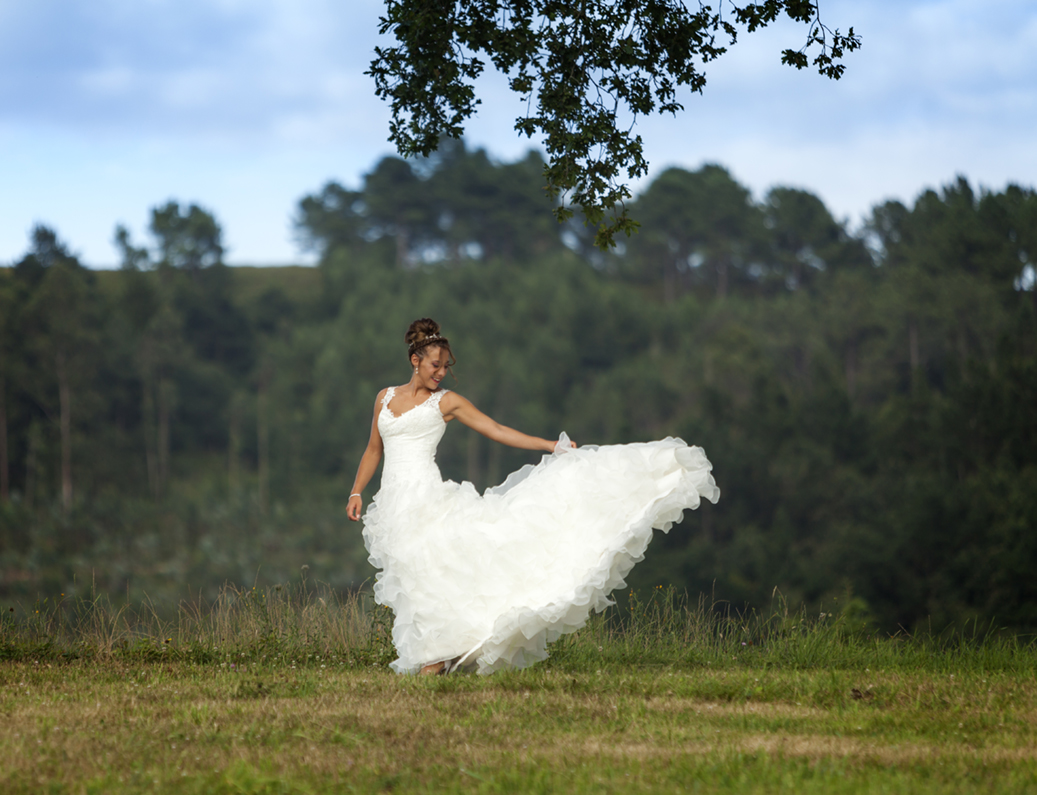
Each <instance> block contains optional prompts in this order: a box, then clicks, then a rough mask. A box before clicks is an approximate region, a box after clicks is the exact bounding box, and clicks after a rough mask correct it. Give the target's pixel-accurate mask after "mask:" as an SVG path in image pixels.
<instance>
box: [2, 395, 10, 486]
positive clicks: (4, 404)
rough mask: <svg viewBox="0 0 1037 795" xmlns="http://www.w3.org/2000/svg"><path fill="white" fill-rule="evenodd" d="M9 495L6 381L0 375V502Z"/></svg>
mask: <svg viewBox="0 0 1037 795" xmlns="http://www.w3.org/2000/svg"><path fill="white" fill-rule="evenodd" d="M9 496H10V481H9V470H8V465H7V383H6V382H5V380H4V377H3V376H0V502H7V500H8V498H9Z"/></svg>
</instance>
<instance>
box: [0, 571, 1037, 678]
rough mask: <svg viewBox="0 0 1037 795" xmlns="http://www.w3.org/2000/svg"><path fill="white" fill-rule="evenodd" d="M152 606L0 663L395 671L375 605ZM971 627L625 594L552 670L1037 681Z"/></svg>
mask: <svg viewBox="0 0 1037 795" xmlns="http://www.w3.org/2000/svg"><path fill="white" fill-rule="evenodd" d="M164 614H165V611H159V610H156V609H155V607H154V606H153V605H152V604H151V603H150V602H148V601H144V602H141V603H139V604H137V605H134V606H115V605H114V604H113V603H112V602H111V600H109V599H108V598H107V597H106V596H104V595H93V596H91V597H89V598H83V597H76V598H67V599H66V598H64V597H63V596H62V597H59V598H58V599H55V600H46V599H45V600H41V601H38V602H36V603H35V604H33V605H32V606H31V607H24V606H20V605H19V606H9V607H5V608H4V612H3V613H0V659H8V660H12V659H14V660H18V659H20V660H26V659H50V660H74V659H97V660H109V659H118V658H125V659H134V660H142V661H147V660H157V661H161V660H178V661H183V662H196V663H210V662H216V661H223V662H226V661H228V660H234V661H236V662H239V663H248V664H255V663H265V664H284V665H296V666H305V665H308V664H316V663H317V662H318V661H325V662H326V661H327V660H334V661H335V662H336V664H338V665H342V666H347V667H370V666H375V667H379V668H381V667H385V666H387V665H388V663H389V662H390V661H392V659H393V658H394V657H395V653H394V651H393V647H392V641H391V628H392V613H391V611H389V610H388V609H386V608H384V607H381V606H379V605H376V604H375V603H374V600H373V598H372V595H371V594H370V593H369V592H368V591H351V592H345V593H342V592H339V591H336V590H334V589H332V588H330V587H328V586H326V585H316V586H314V585H311V584H309V583H307V582H306V581H305V580H303V581H301V582H298V583H294V584H287V585H275V586H270V587H266V588H237V587H234V586H230V585H228V586H225V587H224V588H223V589H222V591H220V593H219V595H218V596H217V598H216V599H215V600H213V601H211V602H207V601H205V600H204V599H202V598H199V599H196V600H193V601H185V602H182V603H181V604H180V606H179V610H177V611H176V613H175V617H173V618H172V619H165V618H163V617H162V615H164ZM993 629H994V628H991V627H987V628H983V629H982V630H981V629H980V628H979V627H976V626H975V625H973V626H972V627H971V628H970V627H968V626H966V627H963V628H962V629H960V630H958V631H952V632H945V633H943V634H941V635H933V634H931V633H930V634H922V635H908V634H907V633H902V634H898V635H892V636H891V635H886V634H879V633H876V632H874V631H873V630H871V629H870V628H869V627H868V625H867V623H866V622H862V621H860V620H858V619H856V618H855V617H854V615H853V610H852V609H849V610H844V611H843V612H842V613H840V614H838V615H833V614H831V613H827V612H820V613H818V614H815V615H807V613H806V612H805V610H803V609H800V610H793V609H790V608H789V606H788V605H787V603H786V602H785V601H784V600H783V599H782V598H781V597H780V596H778V597H777V598H776V599H775V601H774V604H773V605H772V608H771V610H770V611H769V612H766V613H763V612H758V611H755V610H749V611H744V612H740V611H736V610H732V609H731V608H730V607H728V606H725V605H720V604H716V603H713V602H711V601H709V600H708V599H706V598H705V597H700V598H699V599H698V600H697V601H694V602H693V601H691V600H690V599H689V598H688V597H687V595H685V594H681V593H678V592H677V591H676V590H675V589H673V588H656V589H653V590H652V591H651V592H650V593H648V594H646V595H645V594H637V593H633V592H631V593H629V594H624V599H623V605H622V606H614V607H612V608H610V609H609V610H607V611H606V612H605V613H603V614H601V615H598V616H594V617H593V618H592V619H591V620H590V621H589V622H588V624H587V626H585V627H584V628H583V629H581V630H580V631H579V632H577V633H574V634H572V635H569V636H566V637H564V638H562V639H561V640H559V641H558V642H556V643H555V644H554V645H553V647H552V649H551V658H550V660H549V661H548V663H547V665H548V666H550V667H553V668H557V669H562V670H569V671H572V672H581V671H582V672H588V671H589V672H594V671H597V670H602V669H605V668H619V667H624V666H634V667H641V668H644V667H649V668H652V667H657V668H670V669H693V668H708V669H713V670H717V669H723V668H738V667H752V668H754V669H768V668H771V669H824V668H833V669H834V668H839V669H859V670H866V669H871V670H905V671H907V670H923V669H924V670H927V671H930V672H939V671H941V670H952V671H968V670H977V671H978V670H984V671H989V670H1004V671H1017V672H1018V671H1035V672H1037V642H1035V641H1034V640H1033V639H1025V638H1019V637H1014V636H1005V635H1002V634H999V633H998V632H996V631H993Z"/></svg>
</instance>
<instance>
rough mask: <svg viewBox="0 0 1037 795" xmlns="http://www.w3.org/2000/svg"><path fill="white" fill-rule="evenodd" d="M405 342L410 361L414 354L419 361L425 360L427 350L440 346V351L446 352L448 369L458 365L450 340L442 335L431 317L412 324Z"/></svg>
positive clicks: (419, 319)
mask: <svg viewBox="0 0 1037 795" xmlns="http://www.w3.org/2000/svg"><path fill="white" fill-rule="evenodd" d="M404 340H405V341H406V342H407V358H408V359H409V358H410V357H411V356H412V355H413V354H417V356H418V358H419V359H424V358H425V349H426V348H434V347H437V346H438V347H439V349H440V350H442V351H445V352H446V357H447V363H446V366H447V367H452V366H453V365H455V364H457V362H456V361H455V360H454V353H453V351H451V350H450V340H448V339H447V338H446V337H443V336H441V335H440V333H439V324H438V323H437V322H436V321H435V320H433V319H432V318H430V317H422V318H418V319H417V320H415V321H414V322H413V323H411V324H410V328H408V329H407V335H406V336H405V337H404Z"/></svg>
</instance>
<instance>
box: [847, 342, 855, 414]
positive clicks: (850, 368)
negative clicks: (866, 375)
mask: <svg viewBox="0 0 1037 795" xmlns="http://www.w3.org/2000/svg"><path fill="white" fill-rule="evenodd" d="M845 366H846V394H847V396H849V398H850V401H851V402H852V401H853V398H854V396H855V395H856V394H857V343H856V342H851V343H850V344H849V345H847V346H846V363H845Z"/></svg>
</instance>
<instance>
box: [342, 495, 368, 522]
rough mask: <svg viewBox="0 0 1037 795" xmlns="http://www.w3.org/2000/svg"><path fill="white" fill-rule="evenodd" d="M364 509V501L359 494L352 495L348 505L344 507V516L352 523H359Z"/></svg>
mask: <svg viewBox="0 0 1037 795" xmlns="http://www.w3.org/2000/svg"><path fill="white" fill-rule="evenodd" d="M363 508H364V499H363V497H361V496H360V495H359V494H354V495H353V496H352V497H350V498H349V505H347V506H346V516H348V517H349V518H350V519H352V520H353V521H354V522H359V521H360V514H361V513H362V511H363Z"/></svg>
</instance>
